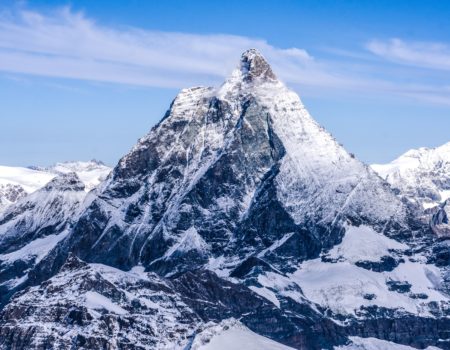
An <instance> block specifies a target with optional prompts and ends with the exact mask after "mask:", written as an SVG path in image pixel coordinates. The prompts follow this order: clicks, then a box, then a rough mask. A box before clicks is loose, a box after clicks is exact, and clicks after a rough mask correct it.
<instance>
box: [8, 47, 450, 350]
mask: <svg viewBox="0 0 450 350" xmlns="http://www.w3.org/2000/svg"><path fill="white" fill-rule="evenodd" d="M445 147H448V146H443V148H442V149H444V151H441V150H439V149H435V150H423V149H421V150H418V151H411V152H408V153H407V154H406V155H404V156H402V157H400V158H399V159H397V160H396V161H394V162H393V163H391V164H388V165H373V166H372V167H369V166H367V165H365V164H363V163H362V162H360V161H359V160H358V159H356V158H355V157H354V156H353V155H351V154H349V153H348V152H347V151H346V150H345V149H344V148H343V147H342V146H341V145H340V144H339V143H338V142H337V141H336V140H335V139H334V138H333V137H332V136H331V135H330V134H329V133H328V132H327V131H326V130H324V129H323V128H322V127H321V126H320V125H319V124H317V122H315V121H314V120H313V119H312V117H311V116H310V115H309V113H308V111H307V110H306V108H305V107H304V105H303V104H302V102H301V101H300V99H299V97H298V96H297V95H296V94H295V93H294V92H292V91H291V90H289V89H288V88H287V87H286V86H285V85H284V84H283V83H282V82H280V81H279V80H278V79H277V77H276V75H275V74H274V72H273V71H272V69H271V67H270V65H269V64H268V63H267V62H266V60H265V59H264V57H263V56H262V55H261V54H260V53H259V52H258V51H256V50H253V49H251V50H248V51H246V52H245V53H244V54H243V55H242V57H241V60H240V62H239V65H238V67H237V68H236V69H235V70H234V71H233V73H232V74H231V76H230V77H229V78H228V79H227V80H226V81H225V82H224V83H223V84H222V85H221V86H220V87H218V88H211V87H195V88H190V89H184V90H182V91H181V92H180V93H179V94H178V96H177V97H176V98H175V99H174V101H173V102H172V104H171V106H170V108H169V110H168V111H167V113H166V114H165V116H164V117H163V118H162V120H161V121H160V122H159V123H158V124H157V125H156V126H154V127H153V128H152V129H151V130H150V132H149V133H148V134H147V135H146V136H144V137H143V138H141V139H140V140H139V142H138V143H137V144H136V145H135V146H134V147H133V148H132V149H131V150H130V152H129V153H128V154H126V155H125V156H124V157H123V158H122V159H121V160H120V161H119V163H118V164H117V165H116V166H115V167H114V169H112V171H111V173H110V174H109V175H108V176H106V175H107V173H108V172H109V169H108V168H107V167H104V166H102V165H98V164H96V165H92V168H90V167H88V166H86V167H84V166H79V165H80V164H81V163H78V165H77V166H73V167H72V166H69V165H67V163H63V164H60V165H57V166H55V167H52V168H51V169H52V170H49V169H45V170H41V169H37V170H30V169H27V170H26V171H37V172H38V173H39V174H44V175H45V176H47V177H48V179H47V178H44V177H43V178H42V180H40V178H39V177H33V181H36V182H38V180H39V181H41V182H39V186H38V185H35V187H34V192H33V193H32V194H22V192H21V191H19V190H17V191H16V192H17V193H18V194H17V195H11V194H10V197H9V198H10V199H8V201H9V203H8V204H9V205H8V206H7V207H6V208H5V209H4V210H3V211H2V212H0V296H1V299H0V302H1V305H2V309H1V311H0V348H2V349H30V348H31V349H53V348H55V349H184V350H194V349H197V350H207V349H215V350H221V349H227V350H233V349H241V348H246V349H250V350H252V349H261V350H265V349H280V350H281V349H292V348H294V349H307V350H315V349H317V350H319V349H341V350H345V349H346V350H352V349H362V350H364V349H366V350H374V349H394V350H395V349H399V350H400V349H402V350H406V349H413V348H420V349H424V348H427V349H429V350H431V349H450V296H449V294H450V240H449V238H450V234H448V232H449V231H448V215H449V214H450V213H449V211H448V207H447V202H446V201H445V199H446V196H447V192H446V191H448V189H450V180H449V176H450V171H449V167H448V159H449V158H446V159H444V158H445V157H446V155H445V153H446V151H445ZM447 154H448V153H447ZM405 159H406V160H405ZM71 164H72V163H71ZM62 169H67V171H65V170H62ZM80 169H82V170H80ZM88 169H90V170H88ZM56 172H57V173H58V174H57V176H56ZM19 173H20V172H19ZM52 174H54V175H53V176H52ZM88 174H89V175H88ZM0 175H1V168H0ZM44 175H43V176H44ZM105 177H106V178H105ZM25 178H27V176H26V175H20V176H18V177H17V178H15V177H14V176H10V178H9V181H12V182H11V183H13V184H14V185H16V184H17V185H19V186H21V187H22V189H23V192H32V191H33V190H31V189H30V188H31V187H30V188H27V187H26V182H27V181H28V180H26V181H25ZM103 178H105V179H104V180H103V181H102V182H100V180H101V179H103ZM19 180H20V181H19ZM14 181H16V182H14ZM48 181H50V182H48ZM45 182H47V184H45ZM44 184H45V186H43V185H44ZM93 187H95V188H94V189H93V190H91V191H90V192H89V193H88V194H86V191H88V190H89V189H91V188H93ZM38 188H39V189H38ZM19 192H20V193H19ZM432 207H433V208H432ZM424 208H426V210H425V209H424Z"/></svg>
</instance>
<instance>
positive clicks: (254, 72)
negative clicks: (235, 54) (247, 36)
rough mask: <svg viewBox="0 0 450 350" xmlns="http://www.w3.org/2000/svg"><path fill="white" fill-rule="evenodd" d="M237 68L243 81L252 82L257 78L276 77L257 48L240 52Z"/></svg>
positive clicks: (269, 78)
mask: <svg viewBox="0 0 450 350" xmlns="http://www.w3.org/2000/svg"><path fill="white" fill-rule="evenodd" d="M239 68H240V71H241V73H242V77H243V80H244V81H245V82H253V81H254V80H255V79H257V78H260V79H264V80H276V79H277V77H276V76H275V74H274V73H273V71H272V68H271V67H270V65H269V63H267V61H266V59H265V58H264V57H263V56H262V55H261V53H260V52H259V51H258V50H257V49H249V50H247V51H245V52H244V53H243V54H242V56H241V61H240V67H239Z"/></svg>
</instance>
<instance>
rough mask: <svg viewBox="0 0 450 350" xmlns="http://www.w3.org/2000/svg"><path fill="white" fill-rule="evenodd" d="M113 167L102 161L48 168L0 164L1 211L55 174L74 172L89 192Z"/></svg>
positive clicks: (39, 186)
mask: <svg viewBox="0 0 450 350" xmlns="http://www.w3.org/2000/svg"><path fill="white" fill-rule="evenodd" d="M110 171H111V168H109V167H107V166H106V165H104V164H103V163H101V162H98V161H95V160H92V161H89V162H63V163H56V164H55V165H53V166H50V167H47V168H41V167H30V168H23V167H8V166H0V211H2V210H3V209H4V208H6V207H7V206H8V205H10V204H11V203H14V202H16V201H17V200H18V199H20V198H23V197H25V196H26V195H27V194H30V193H33V192H35V191H36V190H38V189H40V188H42V187H43V186H44V185H45V184H47V183H48V182H49V181H50V180H52V179H53V178H54V177H55V176H57V175H60V174H66V173H70V172H74V173H76V174H77V175H78V177H79V178H80V179H81V181H83V183H84V184H85V191H86V192H89V191H90V190H91V189H93V188H94V187H96V186H97V185H98V184H99V183H100V182H101V181H103V180H104V179H106V177H107V176H108V174H109V173H110Z"/></svg>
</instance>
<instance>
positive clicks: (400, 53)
mask: <svg viewBox="0 0 450 350" xmlns="http://www.w3.org/2000/svg"><path fill="white" fill-rule="evenodd" d="M366 47H367V49H368V50H369V51H370V52H372V53H373V54H375V55H377V56H379V57H381V58H384V59H387V60H390V61H393V62H396V63H400V64H408V65H414V66H418V67H424V68H433V69H438V70H450V45H447V44H443V43H433V42H406V41H403V40H401V39H396V38H394V39H389V40H384V41H382V40H372V41H370V42H368V43H367V45H366Z"/></svg>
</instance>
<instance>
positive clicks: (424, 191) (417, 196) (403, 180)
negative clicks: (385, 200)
mask: <svg viewBox="0 0 450 350" xmlns="http://www.w3.org/2000/svg"><path fill="white" fill-rule="evenodd" d="M372 168H373V169H374V170H375V171H376V172H377V173H378V174H379V175H380V176H381V177H382V178H383V179H385V180H386V181H387V182H389V183H390V184H391V186H392V187H393V188H395V189H397V190H399V191H400V192H401V193H402V194H403V195H405V196H406V197H407V198H408V199H409V200H410V201H411V202H414V203H418V204H420V205H422V206H423V208H424V209H428V208H432V207H436V206H437V205H439V204H441V203H443V202H445V201H446V200H447V199H449V198H450V142H449V143H447V144H445V145H443V146H440V147H436V148H419V149H413V150H409V151H408V152H406V153H405V154H403V155H401V156H400V157H398V158H397V159H395V160H394V161H392V162H391V163H388V164H373V165H372Z"/></svg>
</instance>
